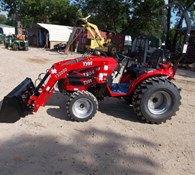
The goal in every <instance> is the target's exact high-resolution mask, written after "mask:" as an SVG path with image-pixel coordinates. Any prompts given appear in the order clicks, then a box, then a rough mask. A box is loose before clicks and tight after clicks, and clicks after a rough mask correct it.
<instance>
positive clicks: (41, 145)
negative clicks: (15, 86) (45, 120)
mask: <svg viewBox="0 0 195 175" xmlns="http://www.w3.org/2000/svg"><path fill="white" fill-rule="evenodd" d="M97 138H99V139H97ZM156 147H158V145H156V144H155V143H153V142H150V141H148V140H145V139H143V138H135V137H126V136H122V135H119V134H117V133H114V132H110V131H101V130H97V129H94V128H91V129H87V130H82V131H80V130H75V133H74V134H71V135H69V136H67V135H66V134H64V135H63V136H62V135H61V136H60V138H58V137H52V136H48V135H43V136H33V135H18V136H17V137H15V136H14V137H11V138H9V139H7V141H1V146H0V152H1V156H0V171H1V174H3V175H10V174H14V175H21V174H28V175H34V174H36V175H61V174H66V175H69V174H70V175H73V174H74V175H77V174H78V175H80V174H82V175H83V174H87V175H90V174H93V175H96V174H100V175H102V174H112V175H119V174H122V175H123V174H133V175H138V174H144V175H151V174H155V172H156V171H157V170H159V169H160V166H159V165H158V164H157V163H156V161H155V160H154V158H152V156H151V158H149V156H146V154H144V153H145V152H146V151H147V148H148V149H151V148H152V149H155V148H156ZM140 150H142V151H140Z"/></svg>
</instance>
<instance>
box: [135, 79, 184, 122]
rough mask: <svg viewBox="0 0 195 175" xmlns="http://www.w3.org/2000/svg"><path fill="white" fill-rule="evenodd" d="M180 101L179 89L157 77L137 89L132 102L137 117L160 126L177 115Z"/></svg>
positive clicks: (146, 81) (144, 82)
mask: <svg viewBox="0 0 195 175" xmlns="http://www.w3.org/2000/svg"><path fill="white" fill-rule="evenodd" d="M180 101H181V96H180V91H179V89H178V88H177V87H176V86H175V85H174V84H173V83H171V81H170V80H168V79H164V78H160V77H156V78H150V79H147V80H145V81H143V82H142V83H141V84H140V85H139V86H138V87H137V89H136V90H135V92H134V94H133V101H132V102H133V108H134V111H135V113H136V114H137V116H139V117H141V119H143V120H145V121H146V122H148V123H156V124H160V123H162V122H165V121H166V120H168V119H171V117H172V116H174V115H175V113H176V111H177V110H178V109H179V106H180V104H181V102H180Z"/></svg>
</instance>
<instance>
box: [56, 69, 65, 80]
mask: <svg viewBox="0 0 195 175" xmlns="http://www.w3.org/2000/svg"><path fill="white" fill-rule="evenodd" d="M66 71H67V68H64V69H62V70H61V71H60V72H58V73H57V74H56V75H55V77H56V78H58V77H60V76H61V75H62V74H64V73H65V72H66Z"/></svg>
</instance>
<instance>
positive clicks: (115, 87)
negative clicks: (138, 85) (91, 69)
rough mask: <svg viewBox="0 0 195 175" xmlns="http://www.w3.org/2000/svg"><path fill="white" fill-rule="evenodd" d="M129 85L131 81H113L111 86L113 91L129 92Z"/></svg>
mask: <svg viewBox="0 0 195 175" xmlns="http://www.w3.org/2000/svg"><path fill="white" fill-rule="evenodd" d="M129 86H130V84H129V83H119V84H118V83H113V84H112V86H111V91H112V92H113V93H120V94H123V93H124V94H127V92H128V90H129Z"/></svg>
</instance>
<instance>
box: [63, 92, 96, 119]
mask: <svg viewBox="0 0 195 175" xmlns="http://www.w3.org/2000/svg"><path fill="white" fill-rule="evenodd" d="M66 109H67V114H68V116H69V117H70V119H72V120H75V121H78V122H83V121H87V120H89V119H91V118H92V117H93V116H94V115H95V113H96V112H97V109H98V102H97V99H96V97H95V96H94V95H93V94H92V93H90V92H88V91H77V92H74V93H73V94H71V96H70V98H69V100H68V102H67V104H66Z"/></svg>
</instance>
